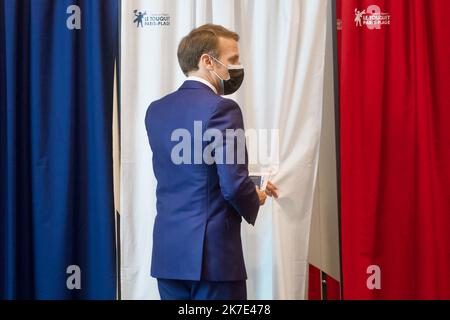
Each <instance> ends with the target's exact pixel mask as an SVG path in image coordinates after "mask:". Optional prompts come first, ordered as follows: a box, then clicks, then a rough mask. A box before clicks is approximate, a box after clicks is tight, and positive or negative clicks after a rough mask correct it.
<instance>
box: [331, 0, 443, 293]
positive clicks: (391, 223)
mask: <svg viewBox="0 0 450 320" xmlns="http://www.w3.org/2000/svg"><path fill="white" fill-rule="evenodd" d="M371 5H377V6H378V7H379V8H380V9H381V13H384V15H383V19H386V17H389V21H390V24H389V25H382V26H381V29H373V30H371V29H369V28H368V27H367V26H366V25H362V26H359V25H356V22H357V21H355V17H356V12H355V9H357V10H358V11H362V10H367V9H368V8H369V6H371ZM449 14H450V1H449V0H390V1H389V0H385V1H382V0H338V1H337V18H338V22H339V23H338V25H339V26H341V28H342V30H340V31H338V42H339V70H340V74H339V78H340V88H339V92H340V117H341V120H340V121H341V122H340V126H341V129H340V130H341V131H340V134H341V138H340V139H341V142H340V143H341V192H342V215H341V226H342V229H341V234H342V260H343V287H344V297H343V298H344V299H450V272H449V271H450V18H449ZM366 15H367V12H366ZM372 18H373V17H372ZM364 21H367V20H361V22H364ZM384 21H386V20H384ZM370 266H378V267H379V268H380V274H379V275H380V279H381V281H380V284H381V288H380V289H377V288H375V289H373V288H368V286H367V279H368V278H369V276H370V274H368V268H369V267H370Z"/></svg>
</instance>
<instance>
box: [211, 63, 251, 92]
mask: <svg viewBox="0 0 450 320" xmlns="http://www.w3.org/2000/svg"><path fill="white" fill-rule="evenodd" d="M211 58H213V59H214V60H216V61H217V62H218V63H220V64H221V65H223V66H224V67H225V68H227V69H228V74H229V78H228V79H227V80H224V79H222V78H221V77H220V76H219V75H218V74H217V73H216V72H215V71H213V73H214V74H215V75H216V77H218V78H219V79H220V82H221V84H222V89H223V94H224V95H229V94H233V93H235V92H236V91H238V90H239V88H240V87H241V85H242V82H243V81H244V67H243V66H242V65H229V66H226V65H224V64H223V63H222V62H220V61H219V60H218V59H216V58H214V57H211Z"/></svg>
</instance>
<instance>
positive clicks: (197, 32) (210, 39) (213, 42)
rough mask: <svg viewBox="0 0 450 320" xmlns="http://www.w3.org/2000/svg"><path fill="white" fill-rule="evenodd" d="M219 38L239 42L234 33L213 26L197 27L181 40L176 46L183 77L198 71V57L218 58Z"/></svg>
mask: <svg viewBox="0 0 450 320" xmlns="http://www.w3.org/2000/svg"><path fill="white" fill-rule="evenodd" d="M219 37H222V38H229V39H234V40H236V41H239V35H238V34H237V33H236V32H233V31H230V30H228V29H226V28H224V27H222V26H219V25H215V24H205V25H203V26H201V27H198V28H196V29H194V30H192V31H191V32H190V33H189V34H188V35H187V36H185V37H184V38H183V39H182V40H181V42H180V44H179V46H178V62H179V64H180V67H181V70H183V73H184V74H185V75H188V73H189V72H191V71H196V70H198V64H199V62H200V57H201V56H202V55H203V54H205V53H206V54H210V55H212V56H213V57H215V58H218V57H219V54H220V53H219V52H218V51H219V50H218V45H219Z"/></svg>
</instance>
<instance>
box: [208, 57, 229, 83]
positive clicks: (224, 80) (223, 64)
mask: <svg viewBox="0 0 450 320" xmlns="http://www.w3.org/2000/svg"><path fill="white" fill-rule="evenodd" d="M208 56H209V57H210V58H213V59H214V60H216V61H217V62H218V63H220V64H221V65H222V66H224V67H225V69H227V72H228V79H226V80H225V79H222V78H221V77H219V75H218V74H217V73H216V72H215V71H213V72H214V74H215V75H216V76H217V77H219V79H220V80H222V81H228V80H230V79H231V75H230V71H229V69H228V67H227V66H226V65H224V64H223V63H222V62H220V60H218V59H217V58H215V57H213V56H211V55H208Z"/></svg>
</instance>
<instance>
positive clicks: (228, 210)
mask: <svg viewBox="0 0 450 320" xmlns="http://www.w3.org/2000/svg"><path fill="white" fill-rule="evenodd" d="M195 121H200V122H201V124H202V125H201V132H200V134H203V133H204V132H205V130H207V129H211V128H214V129H218V130H220V131H221V132H223V133H224V132H225V130H226V129H243V128H244V124H243V119H242V113H241V110H240V108H239V106H238V105H237V104H236V102H234V101H233V100H230V99H225V98H223V97H221V96H218V95H216V94H215V93H214V92H213V91H212V90H211V88H209V87H208V86H206V85H205V84H203V83H201V82H198V81H191V80H188V81H185V82H184V84H183V85H182V86H181V87H180V88H179V90H178V91H176V92H174V93H172V94H169V95H168V96H166V97H164V98H162V99H160V100H158V101H155V102H153V103H152V104H151V105H150V106H149V108H148V110H147V114H146V117H145V125H146V128H147V134H148V139H149V142H150V147H151V149H152V152H153V170H154V174H155V177H156V180H157V189H156V197H157V205H156V210H157V215H156V219H155V224H154V229H153V251H152V266H151V275H152V276H153V277H155V278H160V279H179V280H209V281H239V280H245V279H246V278H247V274H246V271H245V265H244V256H243V252H242V243H241V221H242V218H244V219H245V220H246V221H247V222H248V223H250V224H252V225H253V224H254V223H255V220H256V216H257V214H258V210H259V198H258V195H257V193H256V191H255V185H254V183H253V182H252V181H251V180H250V178H249V177H248V165H247V154H246V155H245V163H242V164H237V163H235V164H220V162H219V161H215V162H214V161H213V162H212V163H211V162H205V161H204V159H203V160H202V161H201V163H198V164H194V147H195V143H194V138H195V135H194V122H195ZM176 129H184V131H185V132H187V131H188V132H189V133H190V135H191V137H192V139H191V142H192V143H191V149H190V152H191V159H192V164H189V163H182V164H175V163H174V162H173V161H172V158H171V154H172V151H173V149H174V147H175V146H176V145H178V144H179V143H180V141H181V140H176V139H175V140H176V141H172V140H173V139H172V134H173V132H174V130H176ZM197 131H198V130H197ZM197 134H198V132H197ZM200 139H201V138H200ZM208 144H209V142H203V143H202V145H201V147H202V149H203V150H204V148H205V147H206V146H207V145H208ZM229 145H231V144H229ZM236 146H237V145H236ZM223 148H226V143H224V145H223ZM235 149H237V148H235ZM184 152H186V150H185V151H184ZM245 153H246V151H245Z"/></svg>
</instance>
